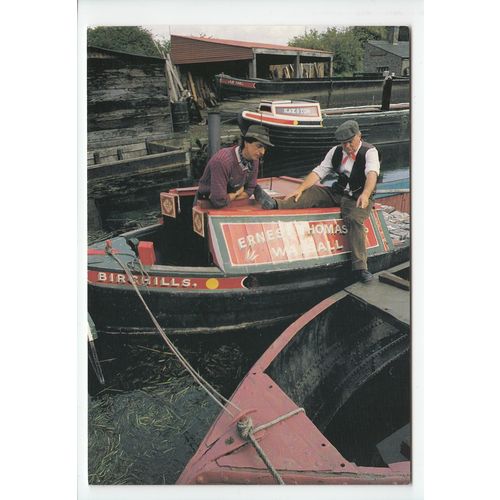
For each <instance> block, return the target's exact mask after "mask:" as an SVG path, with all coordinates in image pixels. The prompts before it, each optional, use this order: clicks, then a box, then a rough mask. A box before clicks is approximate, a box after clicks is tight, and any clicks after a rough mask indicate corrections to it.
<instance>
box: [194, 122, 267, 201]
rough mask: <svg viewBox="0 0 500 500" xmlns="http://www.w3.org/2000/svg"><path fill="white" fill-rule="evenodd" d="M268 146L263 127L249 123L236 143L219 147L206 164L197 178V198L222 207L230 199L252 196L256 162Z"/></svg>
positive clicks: (256, 169) (257, 170) (256, 173)
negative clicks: (227, 146)
mask: <svg viewBox="0 0 500 500" xmlns="http://www.w3.org/2000/svg"><path fill="white" fill-rule="evenodd" d="M268 146H272V144H271V142H270V140H269V135H268V133H267V130H266V129H265V128H264V127H262V126H261V125H250V127H249V128H248V130H247V132H246V133H245V134H244V135H243V136H242V137H241V141H240V145H239V146H232V147H229V148H223V149H221V150H219V151H218V152H217V153H215V154H214V155H213V156H212V158H210V160H209V162H208V163H207V165H206V167H205V170H204V172H203V175H202V176H201V178H200V182H199V187H198V193H197V199H200V200H210V202H211V203H212V205H213V206H214V207H215V208H223V207H225V206H227V205H228V204H229V203H230V202H231V201H233V200H243V199H245V198H249V197H250V196H252V194H253V192H254V189H255V186H256V185H257V176H258V173H259V161H260V159H261V158H262V157H263V156H264V154H265V152H266V148H267V147H268Z"/></svg>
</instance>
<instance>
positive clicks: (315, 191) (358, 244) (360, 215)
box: [276, 186, 373, 271]
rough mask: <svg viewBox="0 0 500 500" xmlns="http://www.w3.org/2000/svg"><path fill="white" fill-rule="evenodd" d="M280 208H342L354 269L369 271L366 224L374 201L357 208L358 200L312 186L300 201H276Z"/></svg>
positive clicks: (292, 199)
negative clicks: (364, 206)
mask: <svg viewBox="0 0 500 500" xmlns="http://www.w3.org/2000/svg"><path fill="white" fill-rule="evenodd" d="M276 201H277V203H278V208H280V209H285V210H286V209H290V208H324V207H340V210H341V212H342V219H343V220H344V222H345V225H346V226H347V229H348V233H347V238H348V240H349V245H350V247H351V261H352V269H353V270H354V271H358V270H361V269H368V265H367V258H368V255H367V252H366V244H365V240H366V233H365V227H364V222H365V220H366V219H368V217H369V216H370V212H371V209H372V208H373V200H371V199H370V202H369V203H368V206H367V207H366V208H359V207H356V200H354V199H353V198H350V197H349V196H345V195H342V194H338V193H333V192H332V190H331V189H328V188H324V187H320V186H312V187H310V188H309V189H306V190H305V191H304V192H303V193H302V196H301V197H300V198H299V201H298V202H296V201H295V199H294V198H290V199H289V200H276Z"/></svg>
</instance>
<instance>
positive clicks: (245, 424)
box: [106, 247, 305, 484]
mask: <svg viewBox="0 0 500 500" xmlns="http://www.w3.org/2000/svg"><path fill="white" fill-rule="evenodd" d="M106 253H107V254H108V255H110V256H111V257H113V258H114V259H115V260H116V261H117V262H118V264H119V265H120V266H121V268H122V269H123V270H124V271H125V274H126V275H127V278H128V280H129V282H130V284H131V285H132V286H133V288H134V290H135V292H136V293H137V295H138V296H139V299H140V301H141V302H142V304H143V305H144V307H145V309H146V311H147V313H148V314H149V316H150V317H151V320H152V321H153V324H154V325H155V327H156V329H157V330H158V333H159V334H160V335H161V337H162V338H163V340H164V341H165V343H166V344H167V346H168V347H169V348H170V350H171V351H172V352H173V354H174V355H175V356H176V357H177V359H178V360H179V361H180V363H181V364H182V366H183V367H184V368H185V369H186V370H187V372H188V373H189V374H190V375H191V376H192V377H193V378H194V379H195V381H196V382H197V383H198V384H199V385H200V387H201V388H202V389H203V390H204V391H205V392H206V393H207V394H208V395H209V396H210V397H211V398H212V399H213V400H214V401H215V402H216V403H217V404H218V405H219V406H220V407H221V408H222V409H223V410H224V411H225V412H227V413H229V415H231V417H234V415H233V413H232V412H231V411H230V410H229V408H227V406H224V405H223V404H222V402H221V401H224V402H225V403H226V404H227V405H231V406H232V407H234V408H235V409H236V410H238V411H239V412H241V409H240V408H238V406H237V405H235V404H234V403H233V402H232V401H230V400H228V399H226V398H225V397H224V396H223V395H222V394H220V393H219V392H218V391H217V390H216V389H215V388H214V387H213V386H212V385H210V383H209V382H207V381H206V380H205V379H204V378H203V377H202V376H201V375H200V374H199V373H197V372H196V371H195V369H194V368H193V367H192V366H191V364H190V363H189V361H188V360H187V359H186V358H185V357H184V356H183V355H182V354H181V353H180V351H179V350H178V349H177V348H176V347H175V345H174V344H173V343H172V341H171V340H170V339H169V338H168V336H167V335H166V334H165V331H164V330H163V328H162V327H161V326H160V324H159V323H158V321H157V319H156V318H155V316H154V314H153V313H152V311H151V309H150V308H149V306H148V305H147V304H146V301H145V300H144V297H143V296H142V294H141V292H140V290H139V288H138V286H137V285H136V283H135V280H134V276H133V275H132V273H131V272H130V270H129V269H128V268H127V266H125V265H124V264H123V263H122V261H121V260H120V259H119V258H118V257H117V254H116V253H112V252H111V247H106ZM139 263H140V266H141V268H142V271H144V273H145V274H146V275H147V272H146V270H145V269H144V267H143V266H142V263H141V262H140V261H139ZM217 398H219V399H217ZM301 412H305V410H304V408H297V409H295V410H293V411H291V412H289V413H286V414H284V415H281V416H279V417H277V418H275V419H274V420H271V421H270V422H267V423H265V424H262V425H260V426H258V427H256V428H254V427H253V422H252V419H251V418H250V417H248V416H247V417H245V418H242V419H240V420H238V422H237V429H238V433H239V435H240V437H241V438H242V439H244V440H245V441H249V442H250V443H251V444H252V446H253V447H254V448H255V450H256V451H257V454H258V455H259V457H260V458H261V460H262V461H263V462H264V464H265V465H266V467H267V468H268V470H269V472H270V473H271V474H272V476H273V477H274V479H275V480H276V482H277V483H278V484H285V482H284V481H283V479H282V477H281V476H280V474H279V472H278V471H277V470H276V469H275V467H274V466H273V464H272V463H271V461H270V460H269V457H268V456H267V454H266V452H265V451H264V450H263V449H262V447H261V446H260V444H259V443H258V442H257V440H256V439H255V436H254V434H255V433H256V432H259V431H261V430H264V429H267V428H269V427H271V426H273V425H276V424H277V423H279V422H282V421H283V420H286V419H287V418H290V417H293V416H294V415H297V414H298V413H301Z"/></svg>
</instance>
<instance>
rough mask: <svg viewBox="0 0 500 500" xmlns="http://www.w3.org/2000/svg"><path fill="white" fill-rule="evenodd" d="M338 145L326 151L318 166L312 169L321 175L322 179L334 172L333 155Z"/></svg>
mask: <svg viewBox="0 0 500 500" xmlns="http://www.w3.org/2000/svg"><path fill="white" fill-rule="evenodd" d="M337 147H338V146H334V147H333V148H332V149H330V151H328V153H326V156H325V158H324V160H323V161H322V162H321V163H320V164H319V165H318V166H317V167H316V168H313V170H312V171H313V172H314V173H315V174H316V175H317V176H318V177H319V180H320V181H322V180H323V179H324V178H325V177H327V176H328V175H331V174H333V173H334V172H333V168H332V157H333V153H334V152H335V150H336V149H337Z"/></svg>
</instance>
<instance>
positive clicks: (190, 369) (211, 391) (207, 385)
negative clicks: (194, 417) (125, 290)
mask: <svg viewBox="0 0 500 500" xmlns="http://www.w3.org/2000/svg"><path fill="white" fill-rule="evenodd" d="M106 253H107V254H108V255H110V256H111V257H113V258H114V259H115V260H116V261H117V262H118V264H119V265H120V266H121V268H122V269H123V270H124V271H125V274H126V275H127V278H128V280H129V282H130V284H131V285H132V286H133V287H134V290H135V291H136V293H137V295H138V296H139V299H140V301H141V302H142V304H143V305H144V307H145V309H146V311H147V313H148V314H149V316H150V317H151V320H152V322H153V324H154V325H155V327H156V329H157V330H158V333H159V334H160V336H161V337H162V339H163V340H164V341H165V343H166V344H167V346H168V347H169V349H170V350H171V351H172V353H173V354H174V355H175V356H176V357H177V359H178V360H179V361H180V363H181V364H182V366H183V367H184V368H185V369H186V371H187V372H188V373H189V374H190V375H191V376H192V377H193V378H194V379H195V381H196V382H197V383H198V384H199V385H200V387H201V388H202V389H203V390H204V391H205V392H206V393H207V394H208V395H209V396H210V397H211V398H212V399H213V400H214V401H215V402H216V403H217V404H218V405H219V406H220V407H221V408H222V409H223V410H224V411H226V412H227V413H229V415H231V417H234V415H233V413H232V412H231V411H230V410H229V408H227V406H224V405H223V404H222V402H221V401H223V402H225V403H226V404H227V405H231V406H232V407H234V408H235V409H236V410H238V411H239V412H241V409H240V408H238V406H236V405H235V404H234V403H233V402H232V401H229V400H228V399H226V398H225V397H224V396H223V395H222V394H220V393H219V392H218V391H217V390H216V389H215V388H214V387H213V386H212V385H210V383H209V382H207V381H206V380H205V379H204V378H203V377H202V376H201V375H200V374H199V373H198V372H196V370H195V369H194V368H193V367H192V366H191V364H190V363H189V361H188V360H187V359H186V358H185V357H184V356H183V355H182V354H181V353H180V351H179V350H178V349H177V347H175V345H174V344H173V343H172V341H171V340H170V339H169V338H168V337H167V335H166V333H165V331H164V330H163V328H162V327H161V326H160V324H159V323H158V321H157V319H156V318H155V316H154V314H153V313H152V312H151V309H150V308H149V306H148V305H147V304H146V301H145V300H144V297H143V296H142V294H141V292H140V290H139V288H138V287H137V285H136V283H135V280H134V276H133V275H132V273H131V272H130V271H129V269H127V266H125V265H124V264H123V263H122V261H121V260H120V259H119V258H118V257H117V254H116V253H112V252H111V248H110V247H109V248H108V247H106ZM217 398H219V399H217Z"/></svg>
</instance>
